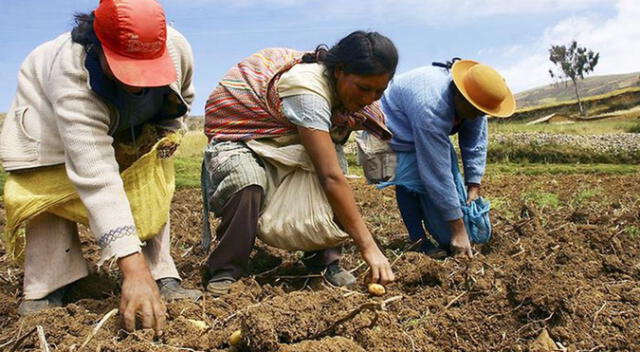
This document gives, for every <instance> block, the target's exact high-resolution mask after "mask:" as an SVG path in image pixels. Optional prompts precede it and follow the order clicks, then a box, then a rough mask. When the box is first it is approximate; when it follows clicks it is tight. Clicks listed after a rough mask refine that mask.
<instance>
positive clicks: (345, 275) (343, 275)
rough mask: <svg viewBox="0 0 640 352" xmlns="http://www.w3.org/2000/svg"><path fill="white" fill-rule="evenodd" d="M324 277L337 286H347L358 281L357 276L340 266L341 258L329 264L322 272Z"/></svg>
mask: <svg viewBox="0 0 640 352" xmlns="http://www.w3.org/2000/svg"><path fill="white" fill-rule="evenodd" d="M322 277H324V279H325V280H327V281H329V283H330V284H332V285H333V286H337V287H347V286H351V285H353V284H355V283H356V277H355V276H353V274H351V273H350V272H349V271H347V270H345V269H344V268H343V267H342V266H340V261H339V260H336V261H334V262H333V263H331V264H329V265H327V267H326V268H325V270H324V271H323V272H322Z"/></svg>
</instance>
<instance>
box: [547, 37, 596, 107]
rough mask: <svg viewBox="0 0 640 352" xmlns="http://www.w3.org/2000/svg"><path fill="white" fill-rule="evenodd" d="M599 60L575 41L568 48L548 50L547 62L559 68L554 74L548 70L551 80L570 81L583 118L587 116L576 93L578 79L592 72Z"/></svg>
mask: <svg viewBox="0 0 640 352" xmlns="http://www.w3.org/2000/svg"><path fill="white" fill-rule="evenodd" d="M599 58H600V53H594V52H593V51H592V50H589V49H587V48H585V47H581V46H579V45H578V42H576V41H575V40H574V41H572V42H571V44H570V45H569V46H568V47H567V46H565V45H552V46H551V49H549V60H551V62H553V64H554V65H556V66H558V68H559V70H558V71H557V72H555V73H554V72H553V70H551V69H550V70H549V74H550V75H551V78H554V79H558V80H560V81H567V80H571V82H572V83H573V88H574V89H575V92H576V98H577V99H578V107H579V108H580V114H581V115H582V116H584V117H586V116H587V114H586V111H585V109H584V107H583V106H582V101H581V100H580V94H579V93H578V79H584V76H585V75H586V74H588V73H590V72H593V69H594V68H595V67H596V65H597V64H598V59H599Z"/></svg>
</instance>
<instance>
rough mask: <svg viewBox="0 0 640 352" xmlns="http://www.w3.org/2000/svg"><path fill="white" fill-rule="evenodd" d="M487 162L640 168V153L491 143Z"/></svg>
mask: <svg viewBox="0 0 640 352" xmlns="http://www.w3.org/2000/svg"><path fill="white" fill-rule="evenodd" d="M487 161H488V162H491V163H510V162H511V163H544V164H550V163H558V164H640V150H635V151H625V150H615V151H591V150H588V149H584V148H582V147H580V146H576V145H569V144H556V143H546V144H537V143H536V144H534V143H531V144H518V143H516V142H515V141H505V142H503V143H491V142H490V145H489V151H488V153H487Z"/></svg>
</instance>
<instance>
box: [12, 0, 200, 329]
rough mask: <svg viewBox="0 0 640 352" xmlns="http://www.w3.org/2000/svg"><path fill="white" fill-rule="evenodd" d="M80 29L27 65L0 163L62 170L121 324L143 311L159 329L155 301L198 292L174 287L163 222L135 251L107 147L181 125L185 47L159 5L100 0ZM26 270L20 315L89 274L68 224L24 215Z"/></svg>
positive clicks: (57, 301)
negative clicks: (113, 262)
mask: <svg viewBox="0 0 640 352" xmlns="http://www.w3.org/2000/svg"><path fill="white" fill-rule="evenodd" d="M76 24H77V25H76V26H75V27H74V29H73V30H72V31H71V32H70V33H65V34H63V35H61V36H59V37H58V38H56V39H54V40H52V41H49V42H46V43H44V44H42V45H40V46H39V47H37V48H36V49H35V50H34V51H33V52H31V53H30V54H29V56H28V57H27V58H26V59H25V61H24V62H23V64H22V66H21V68H20V72H19V75H18V90H17V94H16V97H15V98H14V100H13V103H12V105H11V108H10V110H9V112H8V118H7V119H6V120H5V123H4V126H3V129H2V135H1V141H0V158H1V160H2V164H3V167H4V169H5V170H7V171H9V172H11V173H27V172H28V173H38V172H39V171H40V170H44V168H45V167H47V166H53V165H61V164H64V166H65V170H66V174H67V176H68V178H69V180H70V181H71V183H72V184H73V185H74V187H75V189H76V191H77V193H78V195H79V197H80V200H81V201H82V203H83V204H84V206H85V207H86V209H87V210H88V214H89V225H90V228H91V231H92V232H93V234H94V235H95V237H96V240H97V242H98V244H99V245H100V247H101V258H100V260H99V263H98V265H101V264H102V263H104V261H106V260H108V259H110V258H114V257H115V258H117V262H118V265H119V267H120V270H121V272H122V276H123V281H122V293H121V302H120V314H121V315H122V316H123V318H124V319H123V320H124V326H125V328H126V329H127V330H132V329H133V328H134V327H135V316H136V313H140V315H141V316H142V326H143V327H154V328H156V331H157V332H160V331H161V329H162V327H163V325H164V320H165V313H166V308H165V306H164V303H163V301H162V298H165V299H174V298H193V299H197V298H199V297H200V295H201V292H200V291H198V290H187V289H184V288H182V287H181V286H180V284H179V282H180V280H179V274H178V271H177V270H176V267H175V264H174V262H173V259H172V258H171V255H170V252H169V246H170V240H169V231H170V230H169V223H167V224H165V225H164V227H163V229H162V230H161V231H160V233H159V234H158V235H157V236H156V237H154V238H153V239H151V240H148V241H146V244H145V245H144V246H142V243H141V241H140V240H139V239H138V235H137V230H136V226H135V224H134V219H133V214H132V211H131V208H130V205H129V201H128V199H127V195H126V193H125V190H124V187H123V181H122V178H121V176H120V173H119V165H118V163H117V161H116V157H115V153H114V147H113V145H114V140H121V139H130V140H135V138H136V136H138V135H139V134H140V131H141V126H142V125H143V124H151V125H153V126H156V128H158V129H159V130H160V131H178V130H182V129H183V127H184V123H183V117H184V116H185V115H186V114H187V112H188V110H189V107H190V104H191V102H192V101H193V97H194V89H193V85H192V71H193V58H192V53H191V48H190V46H189V44H188V42H187V41H186V39H185V38H184V37H183V36H182V35H181V34H180V33H178V32H177V31H176V30H174V29H172V28H170V27H167V25H166V20H165V15H164V11H163V9H162V7H161V6H160V4H159V3H158V2H157V1H156V0H101V1H100V4H99V5H98V7H97V8H96V9H95V11H94V12H92V13H91V14H79V15H76ZM162 133H164V132H162ZM173 150H175V146H173V148H169V150H168V153H167V154H170V153H171V152H173ZM165 156H166V155H165ZM43 182H45V181H43ZM24 265H25V274H24V301H23V302H22V303H21V305H20V307H19V309H18V311H19V312H20V313H21V314H23V315H24V314H29V313H34V312H37V311H39V310H41V309H44V308H47V307H51V306H60V305H62V301H63V295H64V292H65V290H66V289H67V288H68V286H69V284H71V283H72V282H74V281H76V280H78V279H80V278H82V277H85V276H86V275H87V274H88V270H87V264H86V262H85V261H84V259H83V257H82V252H81V248H80V241H79V238H78V232H77V227H76V224H75V223H74V222H71V221H69V220H66V219H63V218H61V217H58V216H56V215H53V214H52V213H51V212H44V213H42V214H39V215H37V216H35V217H34V218H33V219H31V220H30V221H29V223H28V224H27V227H26V249H25V263H24Z"/></svg>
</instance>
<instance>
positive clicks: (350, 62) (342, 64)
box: [302, 31, 398, 80]
mask: <svg viewBox="0 0 640 352" xmlns="http://www.w3.org/2000/svg"><path fill="white" fill-rule="evenodd" d="M302 62H304V63H314V62H318V63H322V64H323V65H324V66H326V67H327V71H329V79H331V80H333V79H334V75H333V73H334V72H335V70H336V68H338V67H339V68H340V69H341V70H342V71H344V72H346V73H353V74H357V75H365V76H366V75H378V74H383V73H389V74H390V75H391V77H393V75H394V74H395V72H396V66H398V51H397V50H396V46H395V45H394V44H393V42H392V41H391V40H390V39H389V38H387V37H385V36H383V35H382V34H380V33H378V32H364V31H355V32H353V33H351V34H349V35H348V36H346V37H344V38H342V39H341V40H340V41H339V42H338V44H336V45H334V46H333V47H332V48H331V49H329V48H328V47H327V46H326V45H324V44H321V45H318V47H316V50H315V52H313V53H307V54H305V55H304V56H303V57H302Z"/></svg>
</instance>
